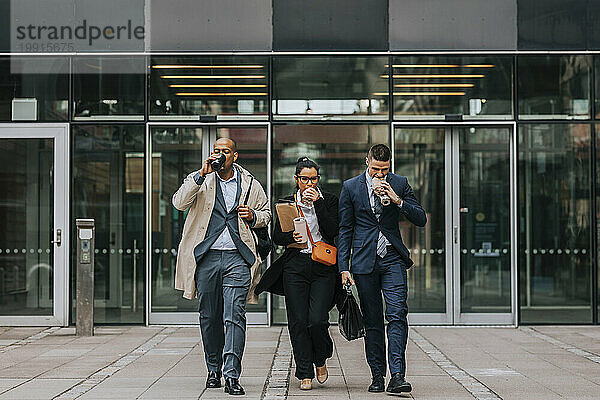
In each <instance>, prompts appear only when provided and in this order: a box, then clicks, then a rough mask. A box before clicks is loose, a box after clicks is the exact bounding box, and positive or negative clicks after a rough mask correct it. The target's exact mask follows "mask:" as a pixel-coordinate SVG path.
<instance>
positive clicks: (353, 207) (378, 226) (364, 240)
mask: <svg viewBox="0 0 600 400" xmlns="http://www.w3.org/2000/svg"><path fill="white" fill-rule="evenodd" d="M386 180H387V182H388V183H389V184H390V185H391V186H392V188H393V189H394V192H396V194H397V195H398V196H400V198H401V199H402V200H403V204H402V207H399V206H398V205H397V204H394V203H392V204H390V205H389V206H386V207H383V214H382V215H381V218H380V219H379V221H378V220H377V217H376V216H375V214H374V213H373V210H372V209H371V203H370V201H369V192H368V189H367V184H366V177H365V174H364V173H362V174H360V175H358V176H355V177H354V178H352V179H349V180H347V181H345V182H344V186H343V187H342V193H341V194H340V204H339V221H340V222H339V223H340V233H339V237H338V260H337V261H338V269H339V271H340V272H342V271H350V272H352V273H354V274H369V273H371V272H372V271H373V267H374V266H375V261H376V257H377V239H378V238H379V231H380V230H381V232H382V233H383V235H384V236H385V237H386V238H387V240H388V241H389V242H390V244H391V245H392V246H394V248H395V249H396V250H397V251H398V253H399V254H400V255H401V257H402V258H403V259H404V261H405V262H406V267H407V268H410V267H411V266H412V265H413V262H412V260H411V259H410V254H409V252H408V249H407V248H406V246H405V245H404V243H403V242H402V237H401V236H400V229H399V227H398V221H399V220H400V217H401V216H402V215H403V216H404V217H406V218H407V219H408V220H409V221H410V222H412V223H413V224H415V225H417V226H425V224H426V223H427V217H426V216H425V211H424V210H423V207H421V205H420V204H419V202H418V201H417V199H416V198H415V195H414V193H413V190H412V188H411V187H410V185H409V184H408V179H407V178H406V177H405V176H400V175H395V174H392V173H391V172H390V173H388V174H387V177H386ZM350 250H352V262H351V265H350Z"/></svg>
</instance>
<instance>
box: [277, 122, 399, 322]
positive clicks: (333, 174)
mask: <svg viewBox="0 0 600 400" xmlns="http://www.w3.org/2000/svg"><path fill="white" fill-rule="evenodd" d="M389 141H390V139H389V128H388V125H385V124H384V125H374V124H371V125H362V124H357V125H308V124H297V125H291V124H290V125H275V126H274V128H273V171H272V173H273V196H272V197H273V199H274V200H276V199H280V198H282V197H285V196H287V195H289V194H292V193H293V190H294V187H295V183H294V174H295V168H296V162H297V160H298V158H299V157H302V156H307V157H309V158H310V159H312V160H314V161H315V162H316V163H317V164H319V165H320V167H321V168H320V171H319V173H320V174H321V176H322V178H321V180H320V182H319V187H320V188H321V189H323V190H325V191H328V192H331V193H334V194H335V195H336V196H339V193H340V191H341V189H342V184H343V182H344V181H345V180H346V179H349V178H352V177H353V176H356V175H359V174H361V173H364V172H365V169H366V166H365V156H366V153H367V151H368V149H369V147H371V146H372V145H374V144H376V143H386V144H388V145H389ZM282 252H283V249H282V248H278V249H277V250H276V255H279V254H281V253H282ZM272 308H273V321H274V322H276V323H277V322H279V323H281V322H285V321H286V316H285V304H284V300H283V298H282V297H280V296H273V306H272Z"/></svg>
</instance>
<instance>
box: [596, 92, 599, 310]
mask: <svg viewBox="0 0 600 400" xmlns="http://www.w3.org/2000/svg"><path fill="white" fill-rule="evenodd" d="M596 93H599V92H596ZM596 240H597V243H596V254H597V255H596V257H597V258H596V268H599V271H598V274H597V275H598V282H596V285H597V286H596V287H597V293H598V299H597V301H598V302H597V303H596V304H598V307H597V310H596V316H597V320H600V267H599V266H600V125H598V124H596Z"/></svg>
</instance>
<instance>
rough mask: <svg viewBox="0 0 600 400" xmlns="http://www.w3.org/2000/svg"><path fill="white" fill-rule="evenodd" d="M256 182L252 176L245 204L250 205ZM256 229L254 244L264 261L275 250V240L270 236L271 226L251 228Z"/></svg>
mask: <svg viewBox="0 0 600 400" xmlns="http://www.w3.org/2000/svg"><path fill="white" fill-rule="evenodd" d="M253 182H254V177H253V176H252V175H251V176H250V184H249V185H248V192H247V193H246V200H245V201H244V204H245V205H248V198H249V197H250V190H251V189H252V183H253ZM250 229H251V230H253V231H254V233H255V235H256V236H255V237H254V245H255V246H256V250H257V251H258V254H259V255H260V258H261V259H262V260H263V261H264V260H266V259H267V256H268V255H269V253H271V250H273V241H272V240H271V237H270V236H269V227H268V226H265V227H264V228H250Z"/></svg>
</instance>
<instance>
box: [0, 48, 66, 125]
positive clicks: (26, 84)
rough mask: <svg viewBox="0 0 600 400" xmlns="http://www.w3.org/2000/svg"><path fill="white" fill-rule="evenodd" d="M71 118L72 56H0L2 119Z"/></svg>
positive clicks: (43, 119) (51, 119) (63, 119)
mask: <svg viewBox="0 0 600 400" xmlns="http://www.w3.org/2000/svg"><path fill="white" fill-rule="evenodd" d="M15 107H16V109H15ZM19 110H20V112H19ZM68 119H69V58H67V57H62V58H58V57H56V58H55V57H0V121H66V120H68Z"/></svg>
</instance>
